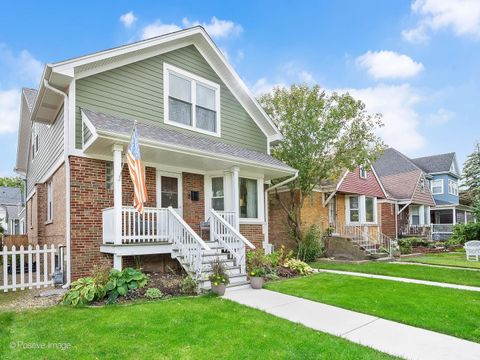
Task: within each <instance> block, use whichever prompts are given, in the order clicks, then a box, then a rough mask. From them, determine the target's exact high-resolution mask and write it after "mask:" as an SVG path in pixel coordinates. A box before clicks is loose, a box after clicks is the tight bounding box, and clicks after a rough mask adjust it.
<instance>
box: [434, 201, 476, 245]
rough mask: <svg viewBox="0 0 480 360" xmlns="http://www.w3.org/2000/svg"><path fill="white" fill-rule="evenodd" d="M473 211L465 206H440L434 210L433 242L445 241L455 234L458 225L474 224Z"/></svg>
mask: <svg viewBox="0 0 480 360" xmlns="http://www.w3.org/2000/svg"><path fill="white" fill-rule="evenodd" d="M474 221H475V217H474V215H473V212H472V209H471V208H470V207H468V206H463V205H453V204H452V205H438V206H436V207H435V208H432V211H431V223H432V240H445V239H448V238H449V237H450V236H451V235H452V234H453V227H454V226H455V225H456V224H467V223H469V222H474Z"/></svg>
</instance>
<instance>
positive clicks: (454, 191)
mask: <svg viewBox="0 0 480 360" xmlns="http://www.w3.org/2000/svg"><path fill="white" fill-rule="evenodd" d="M448 193H449V194H450V195H455V196H458V183H457V182H456V181H455V180H448Z"/></svg>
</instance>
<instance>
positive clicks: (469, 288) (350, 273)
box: [317, 269, 480, 357]
mask: <svg viewBox="0 0 480 360" xmlns="http://www.w3.org/2000/svg"><path fill="white" fill-rule="evenodd" d="M317 272H324V273H331V274H338V275H348V276H359V277H365V278H371V279H381V280H390V281H398V282H404V283H410V284H420V285H429V286H438V287H443V288H449V289H457V290H467V291H480V287H477V286H468V285H458V284H449V283H442V282H436V281H428V280H418V279H409V278H402V277H396V276H387V275H377V274H367V273H359V272H353V271H343V270H327V269H317ZM479 357H480V356H479Z"/></svg>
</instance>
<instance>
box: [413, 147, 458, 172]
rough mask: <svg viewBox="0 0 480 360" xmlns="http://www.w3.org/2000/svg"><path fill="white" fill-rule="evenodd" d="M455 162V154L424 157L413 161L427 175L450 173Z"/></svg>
mask: <svg viewBox="0 0 480 360" xmlns="http://www.w3.org/2000/svg"><path fill="white" fill-rule="evenodd" d="M454 160H455V153H454V152H451V153H446V154H439V155H431V156H424V157H419V158H415V159H412V162H413V163H415V164H416V165H417V166H418V167H419V168H421V169H422V170H423V171H425V172H426V173H438V172H450V167H451V166H452V163H453V162H454Z"/></svg>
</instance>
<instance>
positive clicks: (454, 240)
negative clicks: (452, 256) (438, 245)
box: [442, 236, 461, 250]
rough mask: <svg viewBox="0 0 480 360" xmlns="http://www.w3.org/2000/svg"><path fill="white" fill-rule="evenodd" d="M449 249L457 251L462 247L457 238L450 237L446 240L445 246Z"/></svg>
mask: <svg viewBox="0 0 480 360" xmlns="http://www.w3.org/2000/svg"><path fill="white" fill-rule="evenodd" d="M442 245H443V246H445V247H446V248H447V249H449V250H451V249H455V248H456V247H458V246H460V245H461V241H460V240H459V239H458V238H456V237H453V236H452V237H450V239H448V240H446V241H445V242H444V243H443V244H442Z"/></svg>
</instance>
